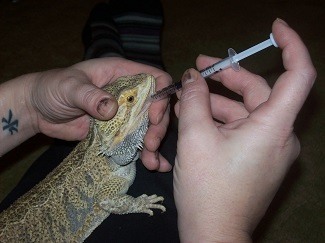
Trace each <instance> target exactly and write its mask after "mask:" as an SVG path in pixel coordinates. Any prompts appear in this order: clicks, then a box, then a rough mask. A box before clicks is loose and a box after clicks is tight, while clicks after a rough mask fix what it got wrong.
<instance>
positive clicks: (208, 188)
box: [174, 20, 316, 242]
mask: <svg viewBox="0 0 325 243" xmlns="http://www.w3.org/2000/svg"><path fill="white" fill-rule="evenodd" d="M272 33H273V34H274V37H275V40H276V42H277V43H278V45H279V47H280V48H281V49H283V53H282V57H283V64H284V68H285V69H286V72H284V73H283V74H282V75H281V76H280V77H279V78H278V80H277V81H276V83H275V85H274V87H273V89H272V90H271V88H270V87H269V86H268V84H267V82H266V81H265V80H264V79H263V78H261V77H260V76H257V75H254V74H252V73H250V72H248V71H246V70H244V69H241V71H240V72H234V71H233V70H231V69H227V70H224V71H223V72H221V73H219V74H216V75H214V76H213V77H212V79H215V80H218V81H220V82H221V83H222V84H223V85H224V86H226V87H227V88H229V89H230V90H232V91H234V92H236V93H237V94H240V95H242V96H243V101H244V102H243V103H239V102H236V101H233V100H230V99H228V98H226V97H223V96H220V95H216V94H209V91H208V87H207V85H206V82H205V81H204V79H203V78H202V77H201V75H200V74H199V73H198V72H197V71H195V70H193V69H192V70H189V71H187V72H186V73H185V74H184V76H183V89H182V91H181V94H179V97H180V101H179V102H178V103H177V104H176V106H175V112H176V115H177V116H178V117H179V139H178V147H177V157H176V163H175V167H174V194H175V201H176V206H177V210H178V215H179V230H180V237H181V239H182V240H183V241H185V242H200V241H202V240H203V239H204V240H208V241H209V240H211V241H213V242H215V241H225V242H226V241H231V242H233V241H234V242H238V241H249V240H250V234H251V233H252V231H253V230H254V229H255V227H256V225H257V223H258V222H259V220H260V219H261V217H263V215H264V213H265V211H266V209H267V207H268V206H269V204H270V202H271V201H272V199H273V197H274V195H275V193H276V191H277V190H278V188H279V186H280V184H281V182H282V180H283V178H284V177H285V175H286V172H287V171H288V169H289V168H290V166H291V164H292V162H293V161H294V160H295V159H296V157H297V156H298V154H299V151H300V145H299V141H298V139H297V137H296V136H295V134H294V133H293V125H294V121H295V119H296V116H297V114H298V112H299V110H300V109H301V107H302V105H303V103H304V101H305V100H306V97H307V95H308V93H309V91H310V89H311V87H312V85H313V83H314V80H315V78H316V71H315V69H314V67H313V65H312V62H311V60H310V56H309V53H308V50H307V49H306V47H305V46H304V44H303V43H302V41H301V40H300V38H299V36H298V35H297V34H296V33H295V32H294V31H293V30H292V29H291V28H290V27H289V26H288V25H287V24H286V23H284V22H283V21H281V20H276V21H275V22H274V24H273V31H272ZM217 60H218V59H216V58H210V57H206V56H200V57H198V59H197V67H198V69H199V70H200V69H203V68H204V67H207V66H209V65H211V64H213V63H215V62H216V61H217ZM214 119H216V120H218V121H221V122H217V121H216V120H214Z"/></svg>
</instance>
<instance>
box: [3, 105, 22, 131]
mask: <svg viewBox="0 0 325 243" xmlns="http://www.w3.org/2000/svg"><path fill="white" fill-rule="evenodd" d="M2 130H3V131H6V130H8V131H9V132H10V135H13V134H14V132H18V120H17V119H13V115H12V110H11V109H9V111H8V118H5V117H3V118H2Z"/></svg>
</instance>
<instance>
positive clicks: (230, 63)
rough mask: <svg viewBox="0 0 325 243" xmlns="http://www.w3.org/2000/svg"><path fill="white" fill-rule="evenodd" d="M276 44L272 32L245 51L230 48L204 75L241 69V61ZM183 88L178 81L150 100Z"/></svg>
mask: <svg viewBox="0 0 325 243" xmlns="http://www.w3.org/2000/svg"><path fill="white" fill-rule="evenodd" d="M272 45H273V46H275V47H278V45H277V43H276V42H275V40H274V38H273V34H272V33H271V34H270V38H269V39H267V40H265V41H263V42H261V43H259V44H257V45H255V46H253V47H251V48H249V49H247V50H245V51H243V52H240V53H238V54H237V53H236V52H235V50H234V49H232V48H229V49H228V57H227V58H225V59H222V60H221V61H219V62H217V63H215V64H213V65H211V66H209V67H207V68H205V69H203V70H201V71H200V73H201V75H202V77H204V78H207V77H210V76H212V75H214V74H216V73H218V72H220V71H222V70H224V69H227V68H229V67H231V68H233V69H234V70H235V71H239V69H240V66H239V63H238V62H239V61H240V60H242V59H244V58H246V57H248V56H251V55H253V54H255V53H257V52H259V51H261V50H263V49H265V48H267V47H269V46H272ZM181 88H182V83H181V82H180V81H179V82H176V83H174V84H171V85H169V86H167V87H165V88H163V89H161V90H159V91H157V92H156V93H155V94H153V95H151V97H150V99H149V102H155V101H158V100H161V99H164V98H167V97H168V96H169V95H171V94H174V93H176V91H178V90H180V89H181Z"/></svg>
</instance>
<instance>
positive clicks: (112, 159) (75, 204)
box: [0, 74, 166, 242]
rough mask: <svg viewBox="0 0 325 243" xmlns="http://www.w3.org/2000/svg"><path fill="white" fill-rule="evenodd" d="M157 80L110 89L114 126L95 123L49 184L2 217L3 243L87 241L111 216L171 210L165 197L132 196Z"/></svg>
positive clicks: (142, 78) (138, 78)
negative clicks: (114, 102)
mask: <svg viewBox="0 0 325 243" xmlns="http://www.w3.org/2000/svg"><path fill="white" fill-rule="evenodd" d="M154 89H155V79H154V78H153V77H152V76H151V75H147V74H138V75H135V76H125V77H121V78H119V79H117V80H116V82H114V83H113V84H111V85H107V86H105V87H104V90H106V91H107V92H109V93H111V94H113V95H114V96H115V98H116V99H117V101H118V105H119V108H118V111H117V113H116V115H115V116H114V118H112V119H111V120H109V121H100V120H96V119H93V118H91V125H90V129H89V133H88V135H87V137H86V139H84V140H83V141H81V142H80V143H78V145H77V146H76V147H75V149H74V150H73V151H72V152H71V153H70V154H69V155H68V156H67V157H66V158H65V159H64V160H63V161H62V163H61V164H60V165H59V166H58V167H57V168H56V169H54V170H53V171H52V172H51V173H50V174H49V175H48V176H47V177H46V178H45V179H44V180H43V181H41V182H40V183H39V184H37V185H36V186H35V187H34V188H32V189H31V190H30V191H29V192H27V193H26V194H25V195H23V196H22V197H21V198H19V199H18V200H17V201H16V202H14V203H13V204H12V205H11V206H10V207H9V208H8V209H7V210H5V211H3V212H2V213H1V214H0V242H81V241H84V240H85V239H86V238H87V237H88V236H89V235H90V234H91V233H92V231H93V230H94V229H95V228H96V227H97V226H98V225H99V224H101V222H102V221H103V220H104V219H106V218H107V217H108V216H109V215H110V214H111V213H113V214H128V213H147V214H149V215H153V211H152V209H159V210H162V211H163V212H164V211H165V210H166V209H165V207H164V206H163V205H161V204H160V203H159V202H161V201H163V197H160V196H157V195H151V196H147V195H146V194H143V195H141V196H139V197H137V198H134V197H132V196H130V195H127V194H126V193H127V190H128V188H129V187H130V186H131V185H132V183H133V181H134V179H135V174H136V171H135V166H136V165H135V163H136V160H137V159H138V158H139V150H141V148H142V144H143V138H144V135H145V133H146V131H147V129H148V123H149V118H148V106H149V103H148V102H146V100H147V98H148V97H149V96H150V95H151V94H152V93H153V92H154Z"/></svg>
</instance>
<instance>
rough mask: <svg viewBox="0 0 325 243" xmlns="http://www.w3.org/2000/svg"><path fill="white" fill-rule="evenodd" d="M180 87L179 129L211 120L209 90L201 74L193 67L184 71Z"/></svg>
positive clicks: (200, 124)
mask: <svg viewBox="0 0 325 243" xmlns="http://www.w3.org/2000/svg"><path fill="white" fill-rule="evenodd" d="M182 87H183V88H182V92H181V95H180V101H179V129H180V130H182V129H186V128H187V127H193V126H201V127H202V122H204V123H210V122H213V119H212V114H211V106H210V92H209V88H208V85H207V83H206V81H205V80H204V79H203V77H202V76H201V74H200V73H199V72H198V71H196V70H195V69H193V68H191V69H188V70H187V71H185V73H184V75H183V77H182Z"/></svg>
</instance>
